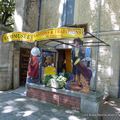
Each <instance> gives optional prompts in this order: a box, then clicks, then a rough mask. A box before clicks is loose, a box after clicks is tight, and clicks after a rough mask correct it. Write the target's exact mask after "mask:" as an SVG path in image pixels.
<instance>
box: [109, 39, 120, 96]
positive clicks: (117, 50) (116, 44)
mask: <svg viewBox="0 0 120 120" xmlns="http://www.w3.org/2000/svg"><path fill="white" fill-rule="evenodd" d="M111 53H112V60H111V66H112V80H111V85H110V95H111V96H113V97H118V92H119V87H120V86H119V80H120V41H119V40H118V41H117V40H114V41H113V43H112V46H111Z"/></svg>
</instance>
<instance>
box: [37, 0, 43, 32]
mask: <svg viewBox="0 0 120 120" xmlns="http://www.w3.org/2000/svg"><path fill="white" fill-rule="evenodd" d="M41 3H42V0H38V26H37V31H39V30H40V14H41Z"/></svg>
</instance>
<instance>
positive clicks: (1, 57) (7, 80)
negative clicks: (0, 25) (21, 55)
mask: <svg viewBox="0 0 120 120" xmlns="http://www.w3.org/2000/svg"><path fill="white" fill-rule="evenodd" d="M12 58H13V44H12V43H6V44H4V43H1V44H0V90H9V89H11V88H12V83H13V81H12V80H13V79H12V73H13V71H12V70H13V69H12V65H13V64H12V63H13V61H12Z"/></svg>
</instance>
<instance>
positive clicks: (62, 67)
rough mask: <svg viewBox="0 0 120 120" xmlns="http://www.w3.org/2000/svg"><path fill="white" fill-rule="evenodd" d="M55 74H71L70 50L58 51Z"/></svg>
mask: <svg viewBox="0 0 120 120" xmlns="http://www.w3.org/2000/svg"><path fill="white" fill-rule="evenodd" d="M57 72H58V73H61V72H72V64H71V49H58V69H57Z"/></svg>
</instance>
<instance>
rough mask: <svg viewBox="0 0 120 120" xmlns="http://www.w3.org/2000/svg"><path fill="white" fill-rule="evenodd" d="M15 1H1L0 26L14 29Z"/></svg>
mask: <svg viewBox="0 0 120 120" xmlns="http://www.w3.org/2000/svg"><path fill="white" fill-rule="evenodd" d="M14 10H15V0H0V24H1V25H3V26H4V27H8V28H11V29H13V24H14V20H13V14H14Z"/></svg>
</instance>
